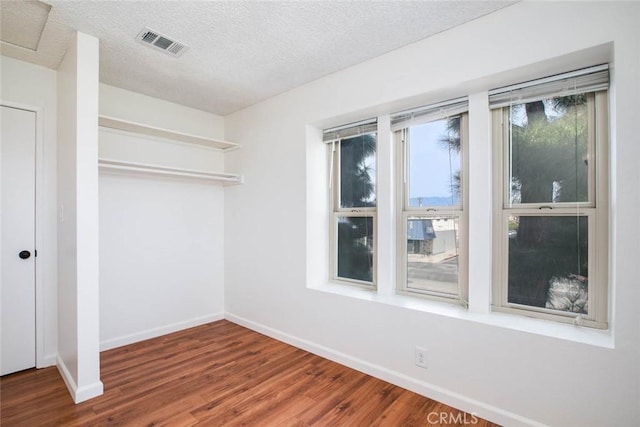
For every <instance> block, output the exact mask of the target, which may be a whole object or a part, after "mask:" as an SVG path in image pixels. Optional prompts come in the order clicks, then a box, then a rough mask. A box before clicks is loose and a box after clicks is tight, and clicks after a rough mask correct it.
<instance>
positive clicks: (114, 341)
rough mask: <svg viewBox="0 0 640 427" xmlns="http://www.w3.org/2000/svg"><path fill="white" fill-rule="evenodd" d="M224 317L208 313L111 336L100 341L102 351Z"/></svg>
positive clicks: (219, 314) (220, 314)
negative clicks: (131, 332) (114, 336)
mask: <svg viewBox="0 0 640 427" xmlns="http://www.w3.org/2000/svg"><path fill="white" fill-rule="evenodd" d="M222 319H224V314H223V313H213V314H207V315H205V316H200V317H195V318H193V319H187V320H183V321H180V322H176V323H172V324H170V325H165V326H160V327H157V328H151V329H147V330H145V331H140V332H135V333H133V334H128V335H124V336H121V337H116V338H110V339H108V340H104V341H100V351H105V350H110V349H112V348H116V347H121V346H123V345H129V344H133V343H136V342H140V341H144V340H148V339H151V338H156V337H159V336H162V335H167V334H171V333H173V332H178V331H182V330H183V329H188V328H193V327H195V326H200V325H204V324H207V323H211V322H216V321H218V320H222Z"/></svg>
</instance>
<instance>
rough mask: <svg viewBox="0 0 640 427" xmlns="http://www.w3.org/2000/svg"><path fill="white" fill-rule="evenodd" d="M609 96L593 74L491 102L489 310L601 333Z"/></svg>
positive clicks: (507, 93) (524, 88)
mask: <svg viewBox="0 0 640 427" xmlns="http://www.w3.org/2000/svg"><path fill="white" fill-rule="evenodd" d="M607 86H608V70H607V67H606V66H599V67H593V68H590V69H586V70H579V71H576V72H573V73H568V74H565V75H560V76H554V77H551V78H547V79H543V80H539V81H535V82H529V83H525V84H522V85H518V86H513V87H509V88H503V89H497V90H493V91H491V92H490V93H489V101H490V106H491V108H493V109H494V111H493V135H494V143H495V147H494V170H495V171H496V173H495V175H494V185H495V187H494V196H495V199H494V248H495V252H494V259H495V261H496V262H495V263H494V278H495V280H494V282H495V284H496V285H495V287H494V295H493V306H494V309H497V310H501V311H510V312H514V313H520V314H525V315H528V316H534V317H543V318H550V319H555V320H560V321H565V322H574V323H577V324H585V325H588V326H593V327H599V328H606V327H607V322H606V315H607V314H606V313H607V310H606V305H607V292H608V290H607V258H608V236H607V224H608V216H607V215H608V191H607V186H608V184H607V177H608V168H607V165H608V163H607V150H608V148H607V145H608V144H607V133H608V124H607V108H608V105H607V92H606V88H607ZM496 166H497V167H496Z"/></svg>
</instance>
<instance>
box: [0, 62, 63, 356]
mask: <svg viewBox="0 0 640 427" xmlns="http://www.w3.org/2000/svg"><path fill="white" fill-rule="evenodd" d="M0 66H1V69H0V76H1V82H2V86H1V90H2V91H1V92H0V100H2V101H9V102H13V103H17V104H21V105H24V106H25V107H27V108H34V109H40V111H39V114H41V116H42V120H43V126H42V132H43V134H42V140H43V147H42V150H41V151H39V152H38V153H37V154H36V155H37V157H38V165H40V166H41V167H42V179H41V180H40V181H39V182H37V184H36V187H37V190H36V191H37V192H38V194H39V196H38V199H39V203H38V205H37V208H36V210H37V212H36V215H37V217H38V219H37V222H38V230H37V231H38V236H37V239H41V240H40V242H39V247H38V261H37V269H38V276H37V279H36V280H38V284H37V292H38V294H39V295H38V296H37V297H36V298H37V301H38V302H37V315H36V317H37V319H36V321H37V328H38V329H39V331H38V332H39V333H38V337H37V339H38V342H37V346H38V351H37V353H38V355H39V357H38V359H37V360H36V363H37V366H38V367H45V366H50V365H53V364H55V363H56V348H57V344H56V342H57V329H56V324H57V321H56V319H57V310H56V306H57V291H56V281H57V257H56V253H57V232H56V223H57V220H56V140H57V136H56V132H57V122H56V108H57V105H56V102H57V101H56V72H55V71H53V70H50V69H48V68H44V67H40V66H37V65H33V64H29V63H27V62H22V61H18V60H16V59H13V58H8V57H5V56H0Z"/></svg>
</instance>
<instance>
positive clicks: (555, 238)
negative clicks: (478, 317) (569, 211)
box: [508, 215, 589, 314]
mask: <svg viewBox="0 0 640 427" xmlns="http://www.w3.org/2000/svg"><path fill="white" fill-rule="evenodd" d="M508 233H509V289H508V301H509V302H510V303H516V304H524V305H529V306H533V307H546V308H552V309H556V310H561V311H567V312H573V313H585V314H586V313H587V299H588V298H587V297H588V295H587V288H588V277H589V273H588V264H589V260H588V219H587V217H585V216H580V217H575V216H525V215H521V216H520V215H512V216H509V231H508Z"/></svg>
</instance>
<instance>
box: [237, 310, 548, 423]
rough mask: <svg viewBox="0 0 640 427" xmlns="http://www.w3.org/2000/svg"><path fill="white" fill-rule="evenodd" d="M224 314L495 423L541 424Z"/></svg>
mask: <svg viewBox="0 0 640 427" xmlns="http://www.w3.org/2000/svg"><path fill="white" fill-rule="evenodd" d="M224 317H225V319H227V320H228V321H230V322H233V323H236V324H238V325H241V326H244V327H246V328H249V329H251V330H253V331H256V332H259V333H261V334H264V335H266V336H268V337H271V338H273V339H276V340H278V341H282V342H284V343H287V344H290V345H292V346H294V347H297V348H300V349H302V350H305V351H308V352H310V353H313V354H315V355H318V356H320V357H324V358H325V359H329V360H331V361H333V362H336V363H339V364H341V365H344V366H347V367H349V368H351V369H355V370H357V371H360V372H364V373H366V374H368V375H371V376H373V377H375V378H378V379H381V380H383V381H387V382H389V383H391V384H394V385H397V386H398V387H402V388H405V389H407V390H410V391H413V392H415V393H418V394H420V395H422V396H425V397H427V398H430V399H434V400H437V401H439V402H442V403H444V404H446V405H449V406H452V407H454V408H457V409H460V410H462V411H465V412H468V413H473V414H475V415H477V416H478V417H480V418H484V419H488V420H491V421H493V422H495V423H498V424H502V425H509V426H536V427H538V426H543V425H544V424H541V423H539V422H537V421H535V420H532V419H530V418H526V417H523V416H520V415H518V414H514V413H513V412H509V411H507V410H504V409H501V408H498V407H496V406H493V405H489V404H487V403H484V402H480V401H478V400H475V399H472V398H470V397H467V396H465V395H463V394H460V393H457V392H454V391H451V390H448V389H445V388H442V387H439V386H437V385H435V384H431V383H428V382H426V381H420V380H417V379H415V378H413V377H410V376H408V375H406V374H402V373H400V372H397V371H393V370H391V369H387V368H385V367H382V366H380V365H375V364H373V363H370V362H367V361H365V360H362V359H359V358H356V357H353V356H350V355H348V354H345V353H342V352H339V351H336V350H334V349H332V348H330V347H326V346H323V345H320V344H317V343H315V342H313V341H309V340H306V339H302V338H299V337H296V336H294V335H290V334H287V333H285V332H282V331H279V330H277V329H274V328H271V327H269V326H266V325H263V324H261V323H257V322H254V321H252V320H249V319H246V318H243V317H240V316H236V315H235V314H232V313H229V312H226V313H225V316H224Z"/></svg>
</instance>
